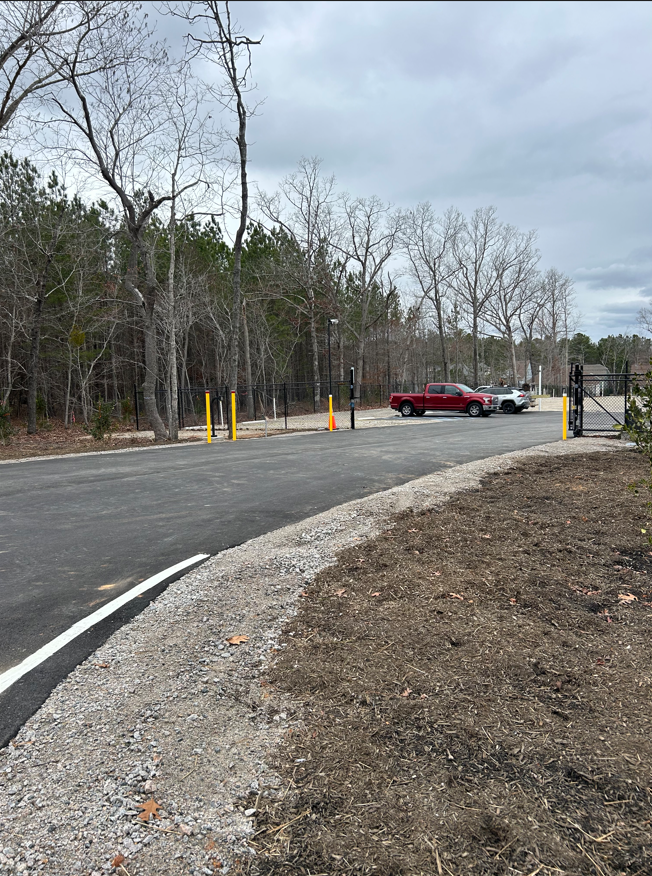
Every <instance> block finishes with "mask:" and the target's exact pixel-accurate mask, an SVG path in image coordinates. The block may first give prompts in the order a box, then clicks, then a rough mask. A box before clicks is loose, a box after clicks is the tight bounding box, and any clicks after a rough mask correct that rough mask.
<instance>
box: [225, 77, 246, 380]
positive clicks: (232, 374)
mask: <svg viewBox="0 0 652 876" xmlns="http://www.w3.org/2000/svg"><path fill="white" fill-rule="evenodd" d="M235 92H236V98H237V108H238V122H239V125H238V136H237V137H236V143H237V144H238V151H239V154H240V224H239V225H238V230H237V232H236V235H235V241H234V242H233V303H232V307H231V342H230V344H229V348H230V349H229V360H228V365H227V367H228V371H229V382H230V384H231V387H232V388H235V387H236V386H237V385H238V358H239V357H238V348H239V346H240V344H239V341H240V312H241V309H242V287H241V277H242V241H243V239H244V235H245V231H246V229H247V215H248V212H249V185H248V182H247V110H246V108H245V105H244V102H243V100H242V95H241V94H240V90H239V89H238V88H236V89H235Z"/></svg>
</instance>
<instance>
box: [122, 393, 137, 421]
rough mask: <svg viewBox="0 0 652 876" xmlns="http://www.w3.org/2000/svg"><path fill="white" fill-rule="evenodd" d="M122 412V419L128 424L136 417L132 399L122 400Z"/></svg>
mask: <svg viewBox="0 0 652 876" xmlns="http://www.w3.org/2000/svg"><path fill="white" fill-rule="evenodd" d="M120 411H121V413H122V419H123V420H124V421H125V422H126V423H128V422H129V420H130V419H131V418H132V417H133V415H134V403H133V402H132V400H131V399H130V398H123V399H122V401H121V402H120Z"/></svg>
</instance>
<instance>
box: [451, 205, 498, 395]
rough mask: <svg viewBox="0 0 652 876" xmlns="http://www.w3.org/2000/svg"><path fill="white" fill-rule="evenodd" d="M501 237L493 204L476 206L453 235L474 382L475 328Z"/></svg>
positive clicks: (476, 367)
mask: <svg viewBox="0 0 652 876" xmlns="http://www.w3.org/2000/svg"><path fill="white" fill-rule="evenodd" d="M499 241H500V222H499V221H498V217H497V215H496V208H495V207H483V208H482V209H479V210H475V212H474V213H473V215H472V216H471V218H470V219H469V220H467V221H466V222H465V223H464V224H463V226H462V228H461V230H460V233H459V234H458V235H457V236H456V238H455V245H454V253H455V260H456V262H457V266H458V268H459V273H458V274H457V275H456V282H455V288H456V291H457V293H458V295H459V298H460V300H461V302H462V303H463V304H464V306H465V307H466V309H467V310H468V313H469V317H470V323H471V336H472V342H473V385H474V386H477V385H478V383H479V380H480V378H479V356H478V332H479V325H480V320H481V318H482V314H483V311H484V308H485V306H486V304H487V301H488V300H489V298H490V297H491V295H492V294H493V291H494V288H495V282H496V277H495V275H494V274H493V272H492V264H491V259H492V255H493V252H494V250H495V249H496V247H497V246H498V244H499Z"/></svg>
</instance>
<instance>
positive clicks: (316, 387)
mask: <svg viewBox="0 0 652 876" xmlns="http://www.w3.org/2000/svg"><path fill="white" fill-rule="evenodd" d="M308 300H309V302H310V345H311V347H312V391H313V407H314V409H315V410H316V411H319V410H321V383H320V377H319V343H318V341H317V325H316V321H315V296H314V293H313V292H312V291H311V292H310V293H309V295H308Z"/></svg>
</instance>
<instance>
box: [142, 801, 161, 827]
mask: <svg viewBox="0 0 652 876" xmlns="http://www.w3.org/2000/svg"><path fill="white" fill-rule="evenodd" d="M138 808H139V809H142V810H143V811H142V812H139V813H138V818H140V820H141V821H149V817H150V815H153V816H154V818H160V817H161V816H160V815H159V814H158V813H157V811H156V810H157V809H160V808H161V806H160V804H159V803H157V802H156V800H155V799H154V798H153V797H152V798H151V799H150V800H148V801H147V803H141V804H140V805H139V806H138Z"/></svg>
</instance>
